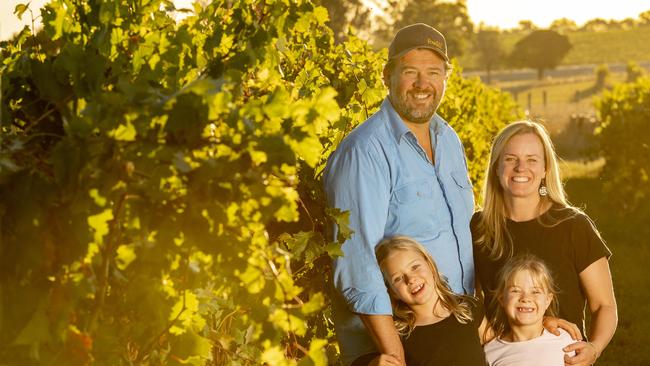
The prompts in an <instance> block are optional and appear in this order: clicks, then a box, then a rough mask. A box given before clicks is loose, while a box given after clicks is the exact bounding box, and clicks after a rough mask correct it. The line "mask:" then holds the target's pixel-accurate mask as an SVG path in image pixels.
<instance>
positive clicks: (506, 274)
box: [490, 254, 559, 337]
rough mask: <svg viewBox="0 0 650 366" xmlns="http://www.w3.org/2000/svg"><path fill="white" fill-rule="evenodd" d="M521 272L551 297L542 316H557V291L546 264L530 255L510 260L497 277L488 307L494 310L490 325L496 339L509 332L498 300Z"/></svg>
mask: <svg viewBox="0 0 650 366" xmlns="http://www.w3.org/2000/svg"><path fill="white" fill-rule="evenodd" d="M521 271H528V273H530V276H531V277H532V279H533V283H535V285H537V286H539V287H541V288H542V289H544V291H545V292H546V293H547V294H551V295H552V298H551V304H550V305H549V307H548V308H547V309H546V312H545V314H544V315H546V316H557V314H558V309H559V307H558V305H559V304H558V300H557V295H558V289H557V286H556V285H555V281H554V280H553V276H552V275H551V272H550V271H549V269H548V267H547V266H546V264H544V262H543V261H542V260H541V259H539V258H537V257H535V256H534V255H532V254H524V255H520V256H516V257H513V258H510V259H509V260H508V261H507V262H506V264H505V265H504V266H503V267H502V268H501V270H500V271H499V274H498V275H497V288H496V290H494V297H493V298H492V303H491V304H490V307H491V308H492V309H495V312H494V315H492V318H491V319H490V323H491V324H492V329H494V334H495V336H497V337H501V336H503V335H504V334H507V333H509V332H510V330H511V329H510V324H509V323H508V317H507V315H506V313H505V310H504V309H503V306H501V303H500V300H501V299H502V298H503V296H504V295H505V292H506V291H507V289H508V287H510V286H512V284H513V282H514V278H515V276H516V275H517V274H518V273H519V272H521Z"/></svg>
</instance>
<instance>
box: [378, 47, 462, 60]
mask: <svg viewBox="0 0 650 366" xmlns="http://www.w3.org/2000/svg"><path fill="white" fill-rule="evenodd" d="M417 49H427V50H431V51H433V52H435V53H436V55H438V56H440V58H442V59H443V60H444V61H446V62H449V57H447V55H445V54H444V53H443V52H442V51H441V50H440V49H439V48H435V47H427V46H415V47H411V48H407V49H405V50H404V51H402V52H400V53H398V54H396V55H395V56H393V57H391V58H390V60H395V59H398V58H400V57H402V56H404V55H406V54H407V53H409V52H411V51H413V50H417Z"/></svg>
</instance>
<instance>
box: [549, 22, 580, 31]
mask: <svg viewBox="0 0 650 366" xmlns="http://www.w3.org/2000/svg"><path fill="white" fill-rule="evenodd" d="M549 29H551V30H554V31H556V32H558V33H567V32H573V31H576V30H577V29H578V25H577V24H576V22H575V21H573V20H571V19H568V18H560V19H556V20H554V21H553V23H551V25H550V27H549Z"/></svg>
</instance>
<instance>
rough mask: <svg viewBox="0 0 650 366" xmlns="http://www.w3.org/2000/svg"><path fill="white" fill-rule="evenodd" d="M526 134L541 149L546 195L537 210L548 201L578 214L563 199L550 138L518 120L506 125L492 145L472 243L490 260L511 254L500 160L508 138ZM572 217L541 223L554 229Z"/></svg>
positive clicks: (535, 126)
mask: <svg viewBox="0 0 650 366" xmlns="http://www.w3.org/2000/svg"><path fill="white" fill-rule="evenodd" d="M526 133H532V134H535V136H537V137H538V138H539V140H540V142H541V143H542V146H543V147H544V169H545V172H546V178H545V182H546V183H545V184H546V189H547V191H548V195H547V196H545V197H544V196H542V197H540V198H541V200H540V207H539V208H540V209H541V207H542V206H541V204H543V203H544V202H547V201H546V200H548V201H551V202H553V203H556V204H559V205H561V206H562V207H569V208H572V209H573V210H574V211H575V213H578V212H580V211H579V210H578V209H576V208H574V207H572V206H571V205H570V204H569V202H568V201H567V199H566V194H565V193H564V187H563V186H562V181H561V179H560V168H559V164H558V157H557V155H556V153H555V149H554V148H553V143H552V142H551V138H550V136H549V134H548V132H547V131H546V129H545V128H544V126H542V125H541V124H539V123H536V122H532V121H518V122H513V123H511V124H509V125H508V126H506V127H504V128H503V129H502V130H501V131H499V133H498V134H497V136H496V137H495V138H494V142H493V143H492V149H491V151H490V160H489V161H490V163H489V164H488V166H487V169H486V172H485V182H484V183H483V212H482V214H481V215H480V218H479V222H478V230H479V232H480V233H481V234H480V235H479V236H478V237H477V238H475V239H474V242H475V244H477V245H478V246H479V247H481V248H482V249H484V250H486V252H487V254H488V255H489V257H490V258H492V259H499V258H501V257H503V256H506V258H509V257H511V256H512V254H513V248H512V239H511V237H510V235H509V234H508V232H507V230H506V218H507V217H508V212H507V208H506V204H505V198H504V193H503V188H502V187H501V182H500V181H499V174H498V169H499V160H500V158H501V155H502V154H503V150H504V149H505V147H506V145H507V144H508V142H509V141H510V139H512V138H513V137H514V136H517V135H522V134H526ZM540 216H541V215H540ZM572 216H573V215H569V216H568V217H564V218H562V219H561V220H558V221H556V222H549V223H543V224H545V225H547V226H554V225H557V224H558V223H560V222H562V221H564V220H566V219H567V218H570V217H572Z"/></svg>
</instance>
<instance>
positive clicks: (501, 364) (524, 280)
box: [485, 255, 574, 366]
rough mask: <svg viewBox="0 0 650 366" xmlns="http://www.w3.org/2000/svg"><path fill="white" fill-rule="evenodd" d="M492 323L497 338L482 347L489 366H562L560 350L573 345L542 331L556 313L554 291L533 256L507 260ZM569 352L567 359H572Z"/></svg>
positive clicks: (545, 270) (564, 334) (568, 338)
mask: <svg viewBox="0 0 650 366" xmlns="http://www.w3.org/2000/svg"><path fill="white" fill-rule="evenodd" d="M497 283H498V285H497V289H496V293H495V297H494V299H493V302H494V303H495V308H496V311H495V313H494V315H493V316H492V318H491V319H490V320H491V322H490V323H491V324H492V328H493V330H494V333H495V336H496V338H494V339H493V340H492V341H490V342H489V343H488V344H486V345H485V354H486V358H487V360H488V363H489V365H490V366H564V355H565V353H564V351H563V348H564V347H566V346H568V345H570V344H572V343H574V341H573V339H572V338H571V336H570V335H569V333H567V332H566V331H564V330H560V336H556V335H554V334H551V333H550V332H549V331H547V330H546V329H544V326H543V319H544V316H555V315H556V314H557V309H558V302H557V293H558V291H557V289H556V286H555V283H554V282H553V277H551V274H550V273H549V270H548V268H547V267H546V265H545V264H544V263H543V262H542V261H540V260H539V259H537V258H536V257H535V256H533V255H522V256H518V257H514V258H512V259H510V260H509V261H508V262H507V263H506V264H505V266H504V267H503V268H502V269H501V271H500V272H499V275H498V279H497ZM573 355H574V352H572V353H571V354H570V355H569V356H573Z"/></svg>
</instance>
